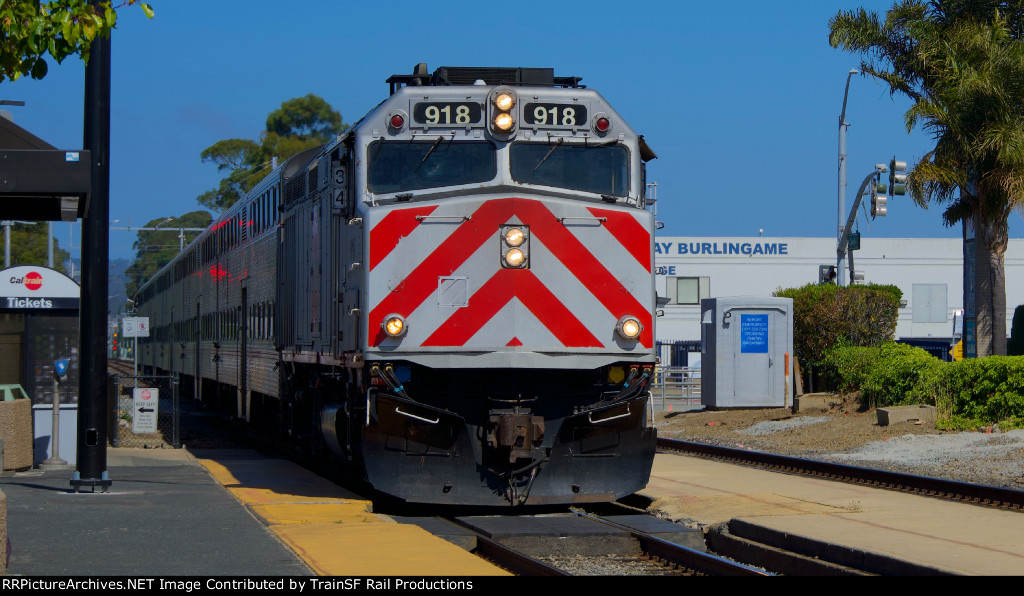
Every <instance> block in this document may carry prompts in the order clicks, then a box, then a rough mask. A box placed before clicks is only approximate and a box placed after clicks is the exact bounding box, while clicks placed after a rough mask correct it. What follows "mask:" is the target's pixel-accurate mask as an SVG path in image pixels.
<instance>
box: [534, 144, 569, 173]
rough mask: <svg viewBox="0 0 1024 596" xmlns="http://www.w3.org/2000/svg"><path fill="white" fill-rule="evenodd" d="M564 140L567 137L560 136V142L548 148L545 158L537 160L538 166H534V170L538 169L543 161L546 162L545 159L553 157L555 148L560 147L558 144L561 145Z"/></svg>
mask: <svg viewBox="0 0 1024 596" xmlns="http://www.w3.org/2000/svg"><path fill="white" fill-rule="evenodd" d="M564 140H565V137H559V138H558V142H557V143H555V144H554V146H553V147H551V149H548V152H547V153H546V154H545V155H544V158H543V159H541V160H540V161H539V162H537V167H535V168H533V171H534V172H536V171H537V168H539V167H540V166H541V164H542V163H544V162H545V161H547V160H548V158H549V157H551V154H552V153H553V152H554V151H555V149H558V146H559V145H561V144H562V141H564Z"/></svg>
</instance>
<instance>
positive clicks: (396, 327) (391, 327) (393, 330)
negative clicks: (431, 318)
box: [380, 315, 406, 337]
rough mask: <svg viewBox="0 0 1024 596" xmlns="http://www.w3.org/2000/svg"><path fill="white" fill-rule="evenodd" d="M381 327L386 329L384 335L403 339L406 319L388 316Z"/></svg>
mask: <svg viewBox="0 0 1024 596" xmlns="http://www.w3.org/2000/svg"><path fill="white" fill-rule="evenodd" d="M380 325H381V327H383V328H384V333H387V334H388V336H389V337H402V336H403V335H405V330H406V325H405V319H403V318H402V317H401V316H399V315H388V316H387V317H385V318H384V322H383V323H381V324H380Z"/></svg>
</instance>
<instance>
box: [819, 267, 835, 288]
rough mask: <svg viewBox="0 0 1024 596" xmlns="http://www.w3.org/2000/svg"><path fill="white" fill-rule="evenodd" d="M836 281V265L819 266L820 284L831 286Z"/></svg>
mask: <svg viewBox="0 0 1024 596" xmlns="http://www.w3.org/2000/svg"><path fill="white" fill-rule="evenodd" d="M835 281H836V266H835V265H818V283H820V284H830V283H835Z"/></svg>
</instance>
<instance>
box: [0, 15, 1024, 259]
mask: <svg viewBox="0 0 1024 596" xmlns="http://www.w3.org/2000/svg"><path fill="white" fill-rule="evenodd" d="M151 4H152V6H153V8H154V10H155V11H156V17H155V18H154V19H152V20H147V19H146V18H145V17H144V16H143V15H142V11H140V10H138V9H136V8H134V7H128V8H126V9H123V10H122V12H121V15H120V17H119V19H118V21H119V25H118V28H117V30H115V31H114V36H113V41H112V50H111V55H112V91H111V92H112V98H111V103H112V113H111V120H112V124H111V188H110V194H111V199H110V203H111V204H110V214H111V219H112V220H118V221H117V222H116V223H114V224H113V225H114V226H126V225H128V224H129V222H130V224H131V225H133V226H141V225H145V223H147V222H148V221H150V220H151V219H154V218H157V217H167V216H177V215H181V214H184V213H187V212H189V211H192V210H195V209H197V208H198V205H197V203H196V202H195V197H196V196H198V195H199V194H201V193H202V192H204V191H206V190H209V189H211V188H214V187H215V186H216V185H217V183H218V181H219V180H220V178H221V173H220V172H218V171H217V169H216V167H215V166H214V165H212V164H204V163H202V162H201V161H200V159H199V153H200V152H201V151H202V150H203V149H205V148H206V147H208V146H210V145H212V144H213V143H215V142H217V141H218V140H221V139H226V138H248V139H255V138H257V137H258V135H259V133H260V132H261V131H262V130H263V129H264V123H265V120H266V116H267V114H268V113H270V112H271V111H273V110H275V109H277V108H278V107H279V106H280V104H281V102H283V101H286V100H288V99H291V98H293V97H299V96H302V95H305V94H307V93H314V94H317V95H319V96H321V97H323V98H324V99H325V100H327V101H328V102H329V103H330V104H331V105H332V106H333V107H334V108H335V109H337V110H338V111H339V112H341V114H342V117H343V119H344V120H345V121H346V122H349V123H351V122H355V121H356V120H358V119H359V118H360V117H361V116H362V115H363V114H365V113H366V112H367V111H368V110H370V109H371V108H372V107H373V106H375V105H376V104H377V103H378V102H380V101H381V100H382V99H384V98H385V97H386V95H387V92H388V87H387V84H386V83H385V82H384V81H385V79H387V77H388V76H390V75H392V74H399V73H400V74H407V73H409V72H411V70H412V68H413V66H414V65H415V64H416V63H418V62H426V63H427V65H428V67H429V69H430V70H431V71H433V70H434V69H435V68H436V67H439V66H527V67H552V68H554V69H555V74H556V76H580V77H582V78H583V84H585V85H587V86H588V87H590V88H592V89H596V90H598V91H600V92H601V93H602V94H603V95H604V96H605V97H606V98H607V99H608V100H609V101H610V102H611V103H612V105H613V106H615V108H616V109H617V110H618V111H619V113H620V114H622V115H623V116H624V117H625V118H626V119H627V120H628V121H629V122H630V123H631V124H632V126H633V128H634V129H635V130H636V131H637V132H639V133H640V134H643V135H644V136H645V138H646V139H647V141H648V143H649V144H650V146H651V147H652V148H653V149H654V151H655V152H656V153H657V154H658V159H656V160H654V161H653V162H651V163H650V164H649V170H648V181H655V182H657V183H658V199H659V202H658V207H657V210H658V219H659V220H661V221H663V222H664V223H665V228H664V229H663V230H662V231H661V232H660V234H661V235H664V236H756V235H758V234H759V232H760V230H763V234H764V235H765V236H775V237H777V236H834V235H835V233H836V226H837V219H838V217H837V216H838V213H837V202H838V200H837V172H838V157H837V153H838V120H839V113H840V111H841V109H842V101H843V90H844V86H845V83H846V76H847V72H848V71H849V70H850V69H851V68H855V67H857V66H858V65H859V57H857V56H853V55H851V54H847V53H845V52H841V51H839V50H835V49H833V48H832V47H831V46H829V44H828V20H829V18H830V17H832V16H834V15H835V14H836V12H837V11H839V10H849V9H853V8H857V7H864V8H867V9H869V10H876V11H881V12H884V11H885V10H886V9H888V8H889V7H891V5H892V2H890V1H888V0H884V1H883V0H865V1H860V2H856V1H846V0H842V1H836V2H828V1H822V0H817V1H815V0H785V1H782V2H763V1H756V0H739V1H738V2H733V3H729V4H728V6H729V8H728V9H725V8H723V5H721V4H715V3H709V2H656V1H644V0H640V1H637V2H633V3H623V2H621V1H605V0H595V1H590V2H551V1H547V2H533V1H521V2H516V3H487V2H470V1H465V0H450V1H448V2H444V3H433V2H412V1H405V0H394V1H392V2H387V3H381V4H377V3H372V2H346V1H327V0H324V1H320V0H309V1H305V2H302V3H294V4H292V3H281V2H280V1H274V2H270V1H264V0H248V1H244V2H243V1H238V0H220V1H216V2H211V1H209V0H202V1H201V0H174V1H166V0H165V1H161V0H152V2H151ZM84 70H85V69H84V66H83V65H82V62H81V61H80V60H78V59H77V58H74V59H68V60H67V61H65V63H64V64H63V65H60V66H57V65H55V64H51V68H50V72H49V74H48V75H47V77H46V78H45V79H43V80H42V81H33V80H30V79H21V80H18V81H16V82H14V83H10V82H4V83H0V99H9V100H21V101H24V102H25V103H26V105H25V106H23V107H9V108H7V109H8V110H9V111H10V112H11V113H12V114H13V116H14V119H15V121H16V122H17V123H18V124H20V125H21V126H23V127H25V128H27V129H28V130H30V131H32V132H33V133H35V134H36V135H37V136H39V137H41V138H43V139H44V140H46V141H48V142H49V143H51V144H53V145H55V146H57V147H58V148H60V149H72V148H81V147H82V121H83V115H82V106H83V101H84V99H83V95H84ZM908 107H909V102H908V101H907V100H906V99H904V98H900V97H895V98H891V97H890V96H889V93H888V91H887V90H886V88H885V87H883V86H882V85H881V84H879V83H877V82H875V81H874V80H871V79H866V78H863V77H860V76H855V77H854V78H853V80H852V81H851V85H850V92H849V105H848V107H847V121H848V122H849V123H850V128H849V131H848V134H847V153H848V155H849V161H848V167H847V176H848V179H849V182H848V184H849V187H848V190H847V195H846V196H847V199H846V203H847V208H849V206H850V205H851V204H852V201H853V195H854V193H855V192H856V189H857V187H858V185H859V184H860V181H861V180H862V179H863V178H864V176H866V175H867V174H868V173H870V171H871V169H872V168H873V166H874V164H875V163H888V161H889V160H890V159H891V158H892V157H893V156H896V157H897V158H898V159H904V160H906V161H907V162H908V163H913V162H915V161H916V160H917V159H919V158H920V157H921V156H922V155H923V154H924V153H925V152H927V150H928V149H929V148H930V146H931V144H930V142H931V139H930V138H929V136H928V134H927V133H926V132H924V131H921V130H915V131H913V132H912V133H911V134H908V133H907V131H906V127H905V124H904V119H903V114H904V112H905V111H906V109H907V108H908ZM941 211H942V207H941V206H933V207H932V208H931V209H928V210H925V209H921V208H919V207H917V206H915V205H914V204H913V203H912V202H911V200H910V199H909V198H905V197H904V198H899V199H897V200H895V201H891V202H890V207H889V216H888V217H885V218H879V219H876V220H874V221H872V220H870V219H865V217H864V214H863V210H862V211H861V213H860V215H859V217H858V227H859V229H860V231H861V234H862V236H863V240H862V243H867V242H870V238H871V237H872V236H876V237H937V236H942V237H945V236H948V237H959V235H960V230H959V227H957V228H952V229H948V228H945V227H943V225H942V223H941ZM55 228H56V233H57V235H58V238H59V239H60V242H61V245H62V246H65V247H66V246H67V243H68V238H69V235H70V234H71V226H70V225H69V224H58V225H57V226H55ZM1021 229H1024V226H1022V225H1021V220H1020V215H1017V214H1014V215H1012V216H1011V227H1010V232H1011V236H1012V237H1019V236H1020V231H1021ZM73 234H74V235H73V241H72V242H73V247H77V246H78V245H79V244H80V234H79V232H78V230H77V229H76V230H75V231H74V232H73ZM134 240H135V234H134V233H132V232H125V231H112V232H111V236H110V250H111V252H110V254H111V258H118V257H128V256H131V254H132V250H131V244H132V242H133V241H134Z"/></svg>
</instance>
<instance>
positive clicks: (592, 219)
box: [555, 217, 608, 225]
mask: <svg viewBox="0 0 1024 596" xmlns="http://www.w3.org/2000/svg"><path fill="white" fill-rule="evenodd" d="M570 219H578V220H581V221H597V222H600V223H604V222H606V221H608V218H607V217H556V218H555V221H557V222H558V223H560V224H562V225H565V222H566V220H570Z"/></svg>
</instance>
